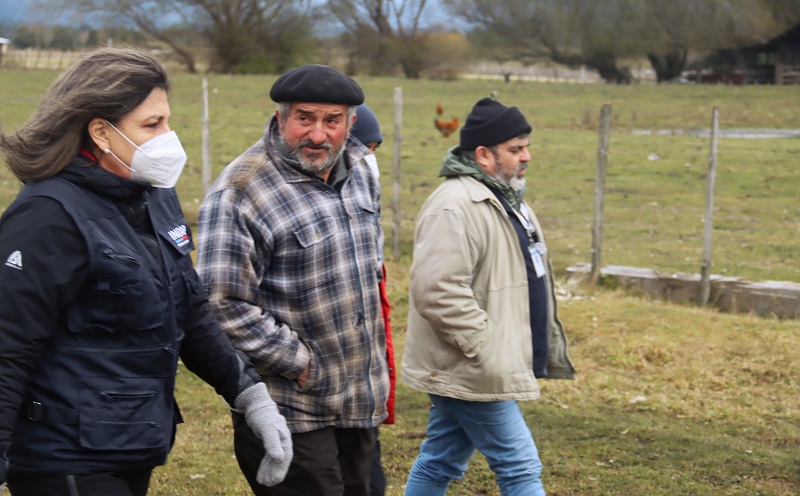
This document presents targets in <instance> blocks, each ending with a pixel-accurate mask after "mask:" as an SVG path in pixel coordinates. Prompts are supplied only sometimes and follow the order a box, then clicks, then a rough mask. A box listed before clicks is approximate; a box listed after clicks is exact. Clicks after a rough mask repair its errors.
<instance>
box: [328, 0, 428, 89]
mask: <svg viewBox="0 0 800 496" xmlns="http://www.w3.org/2000/svg"><path fill="white" fill-rule="evenodd" d="M327 5H328V7H329V9H330V11H331V13H332V14H333V16H334V17H335V18H336V19H337V20H338V21H339V23H341V25H342V26H344V28H345V29H346V30H347V32H348V37H347V39H348V40H349V41H350V43H349V45H350V47H351V49H352V50H353V52H354V53H353V56H362V57H364V58H365V59H367V60H368V61H369V63H370V65H371V68H372V69H373V71H374V72H376V73H379V74H387V73H390V72H391V70H392V68H393V67H394V66H396V65H397V64H399V65H400V66H401V68H402V70H403V73H404V74H405V76H406V77H408V78H414V79H416V78H419V77H420V75H421V72H422V70H423V69H424V67H425V60H426V57H425V50H426V48H430V47H429V45H428V44H427V43H426V42H427V39H428V37H429V35H430V34H431V33H432V32H433V29H432V28H431V27H430V26H425V25H423V22H422V21H423V19H424V16H423V14H424V13H425V10H426V7H427V0H328V3H327ZM351 59H352V56H351ZM354 69H355V67H351V70H354Z"/></svg>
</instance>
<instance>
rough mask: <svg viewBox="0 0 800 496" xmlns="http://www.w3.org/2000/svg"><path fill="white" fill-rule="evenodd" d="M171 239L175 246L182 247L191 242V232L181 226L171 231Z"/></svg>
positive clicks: (184, 226)
mask: <svg viewBox="0 0 800 496" xmlns="http://www.w3.org/2000/svg"><path fill="white" fill-rule="evenodd" d="M169 237H170V238H172V241H174V242H175V245H176V246H178V247H181V246H183V245H185V244H186V243H188V242H189V241H191V240H190V239H189V230H188V229H186V225H184V224H181V225H180V226H178V227H175V228H173V229H170V230H169Z"/></svg>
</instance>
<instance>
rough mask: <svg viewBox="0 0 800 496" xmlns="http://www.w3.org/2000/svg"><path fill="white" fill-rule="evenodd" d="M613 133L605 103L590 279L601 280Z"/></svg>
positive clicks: (598, 159) (599, 154)
mask: <svg viewBox="0 0 800 496" xmlns="http://www.w3.org/2000/svg"><path fill="white" fill-rule="evenodd" d="M610 135H611V105H609V104H608V103H605V104H603V106H602V108H601V109H600V134H599V137H598V140H597V176H596V179H595V183H594V225H593V227H592V272H591V276H590V281H591V283H592V284H597V281H599V280H600V270H601V269H602V258H603V257H602V254H603V204H604V198H605V188H606V168H607V167H608V145H609V140H610Z"/></svg>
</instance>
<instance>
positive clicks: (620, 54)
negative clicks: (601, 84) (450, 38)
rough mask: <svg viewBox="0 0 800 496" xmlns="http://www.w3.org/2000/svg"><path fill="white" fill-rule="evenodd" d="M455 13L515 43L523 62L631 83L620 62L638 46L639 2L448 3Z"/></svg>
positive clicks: (448, 0)
mask: <svg viewBox="0 0 800 496" xmlns="http://www.w3.org/2000/svg"><path fill="white" fill-rule="evenodd" d="M444 2H445V5H446V6H447V7H448V8H449V10H450V11H451V12H453V13H454V14H456V15H458V16H460V17H462V18H463V19H465V20H466V21H468V22H470V23H473V24H476V25H480V26H483V27H484V28H486V29H489V30H492V31H494V32H495V33H496V34H497V35H499V36H502V37H504V38H506V39H507V40H509V41H510V42H512V43H513V44H514V45H515V46H516V48H517V56H518V58H521V59H524V58H527V59H540V60H541V59H549V60H553V61H555V62H558V63H561V64H565V65H569V66H578V65H586V66H588V67H590V68H593V69H595V70H597V71H598V73H599V74H600V76H601V77H602V78H603V79H605V80H606V81H609V82H615V83H628V82H630V81H631V75H630V71H629V70H628V69H627V68H625V67H623V66H620V59H622V58H624V57H626V56H629V55H632V54H633V53H635V52H636V50H634V49H633V48H634V46H635V45H636V43H638V40H636V39H635V38H634V37H632V36H626V34H625V33H626V31H628V30H629V29H630V27H631V26H632V22H631V21H632V19H633V18H634V16H635V9H634V6H635V4H636V2H635V0H604V1H600V0H444Z"/></svg>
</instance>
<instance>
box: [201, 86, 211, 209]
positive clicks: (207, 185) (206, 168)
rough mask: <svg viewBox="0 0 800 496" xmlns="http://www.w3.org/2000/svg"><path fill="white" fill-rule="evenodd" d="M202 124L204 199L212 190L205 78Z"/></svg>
mask: <svg viewBox="0 0 800 496" xmlns="http://www.w3.org/2000/svg"><path fill="white" fill-rule="evenodd" d="M201 124H202V144H201V149H202V153H203V198H205V197H206V195H207V194H208V190H209V189H211V150H210V146H211V145H210V144H209V138H208V80H206V78H203V114H202V118H201Z"/></svg>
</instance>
